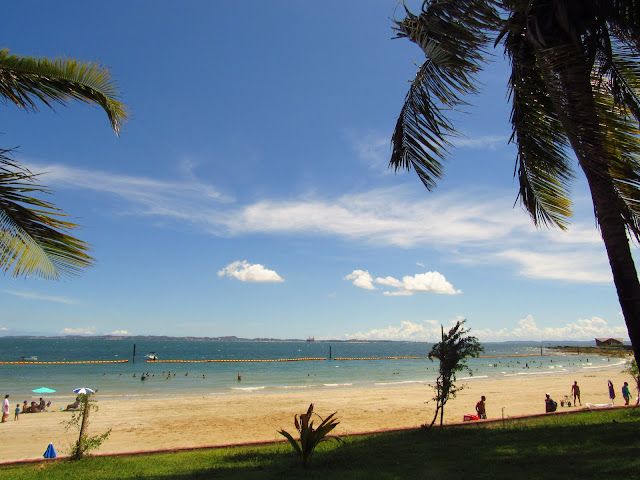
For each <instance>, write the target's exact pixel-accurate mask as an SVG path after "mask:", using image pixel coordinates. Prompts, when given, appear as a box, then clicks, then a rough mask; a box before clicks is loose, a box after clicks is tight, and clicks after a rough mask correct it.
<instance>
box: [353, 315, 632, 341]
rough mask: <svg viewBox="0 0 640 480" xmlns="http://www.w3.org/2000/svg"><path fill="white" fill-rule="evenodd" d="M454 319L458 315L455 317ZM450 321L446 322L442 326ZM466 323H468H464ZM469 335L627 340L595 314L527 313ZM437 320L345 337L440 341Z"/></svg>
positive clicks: (622, 332)
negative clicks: (550, 319)
mask: <svg viewBox="0 0 640 480" xmlns="http://www.w3.org/2000/svg"><path fill="white" fill-rule="evenodd" d="M456 320H458V319H456ZM454 323H455V320H454V321H450V322H447V324H446V325H445V329H448V328H450V327H451V326H452V325H453V324H454ZM466 326H467V327H470V324H467V325H466ZM469 334H470V335H474V336H476V337H478V339H479V340H481V341H484V342H502V341H509V340H511V341H524V340H528V341H554V340H576V341H586V340H593V339H594V338H596V337H613V338H622V339H626V340H628V338H629V335H628V332H627V328H626V327H625V326H624V325H609V324H608V323H607V322H606V321H605V320H603V319H602V318H599V317H592V318H585V319H579V320H577V321H575V322H570V323H567V324H565V325H560V326H557V327H544V328H542V327H539V326H538V325H537V324H536V322H535V320H534V319H533V317H532V316H531V315H529V316H527V317H526V318H523V319H521V320H519V321H517V322H516V325H515V326H514V327H513V328H504V329H501V330H491V329H473V328H472V329H471V331H470V333H469ZM440 335H441V333H440V322H437V321H435V320H425V321H423V322H410V321H403V322H401V323H400V325H389V326H388V327H386V328H377V329H372V330H369V331H366V332H356V333H347V334H345V335H343V338H345V339H351V338H355V339H363V340H364V339H366V340H407V341H424V342H438V341H440Z"/></svg>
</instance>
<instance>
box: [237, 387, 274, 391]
mask: <svg viewBox="0 0 640 480" xmlns="http://www.w3.org/2000/svg"><path fill="white" fill-rule="evenodd" d="M265 388H267V387H243V388H240V387H231V390H238V391H241V392H255V391H256V390H264V389H265Z"/></svg>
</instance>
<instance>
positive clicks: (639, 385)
mask: <svg viewBox="0 0 640 480" xmlns="http://www.w3.org/2000/svg"><path fill="white" fill-rule="evenodd" d="M624 373H628V374H629V375H631V376H632V377H633V380H634V381H635V382H636V393H637V394H638V396H637V397H636V407H637V406H638V403H640V372H639V371H638V362H636V359H635V358H634V359H633V360H631V362H629V363H628V364H627V368H625V369H624Z"/></svg>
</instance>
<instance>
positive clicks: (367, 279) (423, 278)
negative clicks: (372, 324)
mask: <svg viewBox="0 0 640 480" xmlns="http://www.w3.org/2000/svg"><path fill="white" fill-rule="evenodd" d="M345 280H353V284H354V285H355V286H356V287H359V288H364V289H365V290H376V287H375V285H374V284H373V283H374V282H375V283H377V284H379V285H383V286H385V287H390V288H397V289H398V290H395V291H388V290H386V291H384V295H387V296H391V297H395V296H405V297H407V296H411V295H413V294H414V293H420V292H431V293H439V294H447V295H455V294H458V293H462V291H461V290H456V289H454V288H453V285H451V283H449V282H448V281H447V279H446V278H445V277H444V275H442V274H441V273H438V272H426V273H417V274H415V275H414V276H412V277H410V276H408V275H407V276H404V277H402V280H398V279H397V278H394V277H390V276H388V277H384V278H382V277H378V278H376V279H375V281H374V280H373V278H372V277H371V274H370V273H369V272H368V271H367V270H354V271H353V272H351V273H350V274H349V275H347V276H346V277H345Z"/></svg>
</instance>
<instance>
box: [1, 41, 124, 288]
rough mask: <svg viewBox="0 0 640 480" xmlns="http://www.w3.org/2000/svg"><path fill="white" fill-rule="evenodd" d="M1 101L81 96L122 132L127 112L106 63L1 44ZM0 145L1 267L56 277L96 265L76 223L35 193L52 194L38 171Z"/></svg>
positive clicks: (26, 103)
mask: <svg viewBox="0 0 640 480" xmlns="http://www.w3.org/2000/svg"><path fill="white" fill-rule="evenodd" d="M0 100H4V103H5V104H7V103H8V104H14V105H15V106H17V107H18V108H20V109H25V110H37V106H38V104H44V105H46V106H47V107H50V108H53V105H54V104H59V105H66V104H68V103H69V102H71V101H74V100H77V101H80V102H84V103H89V104H95V105H99V106H100V107H101V108H102V109H103V110H104V111H105V113H106V114H107V116H108V118H109V122H110V124H111V128H112V129H113V131H114V132H115V133H116V134H118V133H119V131H120V129H121V127H122V124H123V123H124V122H125V121H126V120H127V118H128V116H129V114H128V112H127V108H126V106H125V105H123V104H122V103H121V102H120V100H119V93H118V89H117V87H116V84H115V82H114V80H113V79H112V77H111V73H110V71H109V69H108V68H107V67H104V66H102V65H99V64H96V63H94V62H81V61H79V60H75V59H67V58H58V59H53V60H50V59H47V58H32V57H20V56H18V55H10V54H9V50H8V49H6V48H5V49H0ZM9 153H10V150H8V149H0V270H4V272H5V273H6V272H7V271H11V274H12V275H13V276H16V277H23V276H24V277H30V276H39V277H41V278H44V279H47V280H49V279H54V280H57V279H59V277H60V276H61V275H62V276H74V275H78V274H79V273H80V272H81V270H82V269H83V268H86V267H88V266H90V265H92V264H93V258H91V257H90V256H89V255H88V254H87V252H88V251H89V245H88V244H87V243H85V242H83V241H81V240H78V239H76V238H74V237H73V236H71V235H69V234H68V233H67V232H68V231H69V230H72V229H74V228H77V227H78V225H76V224H73V223H70V222H65V221H62V220H61V219H60V218H61V217H65V216H66V215H64V214H63V213H62V212H61V211H60V210H59V209H57V208H55V207H53V205H52V204H50V203H49V202H45V201H43V200H39V199H37V198H35V197H34V196H33V194H34V192H35V193H49V192H48V191H47V190H46V189H45V188H44V187H42V186H40V185H38V184H37V183H36V182H35V177H36V175H34V174H32V173H31V172H29V171H28V170H27V169H25V168H24V167H22V166H21V165H20V164H19V163H18V162H16V161H14V160H11V159H9V158H8V154H9Z"/></svg>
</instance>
